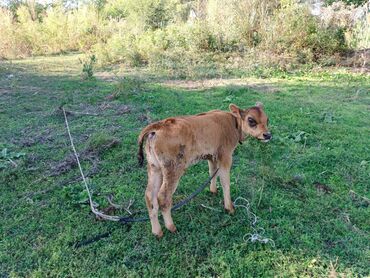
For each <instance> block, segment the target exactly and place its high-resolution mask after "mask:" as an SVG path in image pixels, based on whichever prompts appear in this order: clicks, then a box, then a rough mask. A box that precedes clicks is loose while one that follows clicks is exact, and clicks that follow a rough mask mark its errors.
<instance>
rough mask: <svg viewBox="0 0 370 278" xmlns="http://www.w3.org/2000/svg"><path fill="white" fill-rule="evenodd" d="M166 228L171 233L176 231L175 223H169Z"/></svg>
mask: <svg viewBox="0 0 370 278" xmlns="http://www.w3.org/2000/svg"><path fill="white" fill-rule="evenodd" d="M167 229H168V230H169V231H170V232H171V233H176V232H177V229H176V226H175V225H173V224H172V225H171V226H169V227H167Z"/></svg>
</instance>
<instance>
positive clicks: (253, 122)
mask: <svg viewBox="0 0 370 278" xmlns="http://www.w3.org/2000/svg"><path fill="white" fill-rule="evenodd" d="M229 108H230V111H231V113H232V114H233V115H234V116H235V117H236V118H237V119H240V120H241V128H242V131H243V133H244V134H248V135H251V136H253V137H255V138H257V139H258V140H261V141H263V142H268V141H270V140H271V138H272V135H271V133H270V132H269V130H268V121H269V120H268V117H267V115H266V114H265V112H264V111H263V105H262V103H260V102H257V103H256V105H255V106H253V107H251V108H248V109H245V110H244V109H240V108H239V107H238V106H236V105H235V104H230V106H229Z"/></svg>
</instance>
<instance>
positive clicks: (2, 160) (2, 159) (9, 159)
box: [0, 148, 26, 170]
mask: <svg viewBox="0 0 370 278" xmlns="http://www.w3.org/2000/svg"><path fill="white" fill-rule="evenodd" d="M25 155H26V153H24V152H9V151H8V149H7V148H3V149H2V150H1V152H0V170H1V169H5V168H7V167H8V166H10V165H13V166H16V165H17V164H16V163H15V162H14V161H13V159H14V160H15V159H18V158H20V157H22V156H25Z"/></svg>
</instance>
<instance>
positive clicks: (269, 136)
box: [263, 132, 271, 140]
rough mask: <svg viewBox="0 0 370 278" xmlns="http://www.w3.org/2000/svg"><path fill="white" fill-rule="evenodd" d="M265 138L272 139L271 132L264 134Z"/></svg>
mask: <svg viewBox="0 0 370 278" xmlns="http://www.w3.org/2000/svg"><path fill="white" fill-rule="evenodd" d="M263 138H265V139H266V140H268V139H271V133H270V132H268V133H264V134H263Z"/></svg>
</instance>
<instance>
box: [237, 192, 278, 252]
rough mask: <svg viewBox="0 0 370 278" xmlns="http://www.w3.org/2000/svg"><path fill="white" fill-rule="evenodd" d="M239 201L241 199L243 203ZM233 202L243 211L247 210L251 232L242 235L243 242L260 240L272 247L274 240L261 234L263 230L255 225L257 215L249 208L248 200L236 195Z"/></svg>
mask: <svg viewBox="0 0 370 278" xmlns="http://www.w3.org/2000/svg"><path fill="white" fill-rule="evenodd" d="M238 201H239V204H238ZM240 201H243V202H244V204H241V203H240ZM233 204H234V207H241V208H244V209H245V211H246V212H247V216H248V219H249V222H250V225H251V227H252V230H253V232H252V233H248V234H245V235H244V236H243V240H244V242H251V243H255V242H260V243H263V244H267V243H270V244H271V246H272V247H275V242H274V240H273V239H271V238H268V237H264V236H263V234H264V233H265V230H264V229H263V228H259V227H256V224H257V221H258V217H257V215H255V214H254V213H253V212H252V211H251V210H250V207H251V206H250V204H249V201H248V200H247V199H245V198H243V197H238V198H236V199H235V201H234V203H233Z"/></svg>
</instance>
